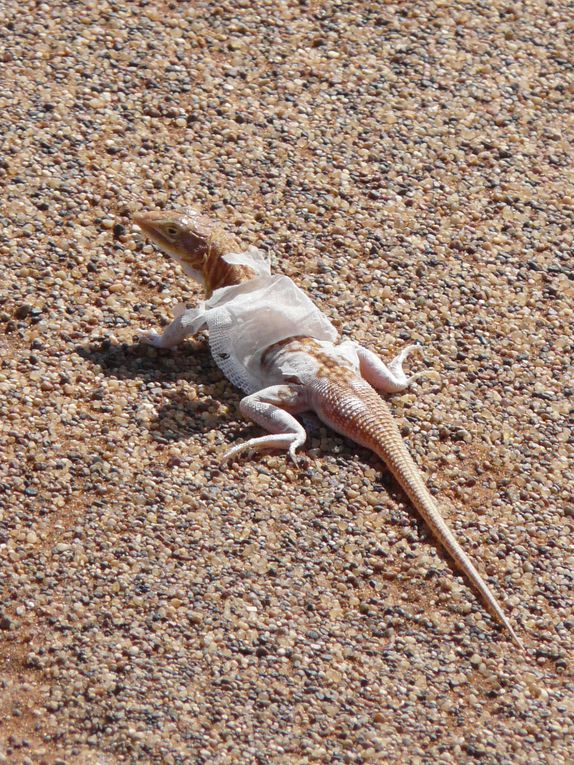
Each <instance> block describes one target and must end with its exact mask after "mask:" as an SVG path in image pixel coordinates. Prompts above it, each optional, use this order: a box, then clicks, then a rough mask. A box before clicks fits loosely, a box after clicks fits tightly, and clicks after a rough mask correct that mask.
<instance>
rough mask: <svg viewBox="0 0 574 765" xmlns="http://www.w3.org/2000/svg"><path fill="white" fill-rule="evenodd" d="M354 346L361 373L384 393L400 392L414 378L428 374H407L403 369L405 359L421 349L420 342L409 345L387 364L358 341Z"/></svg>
mask: <svg viewBox="0 0 574 765" xmlns="http://www.w3.org/2000/svg"><path fill="white" fill-rule="evenodd" d="M354 347H355V350H356V352H357V356H358V357H359V363H360V367H361V375H362V376H363V378H364V379H365V380H366V381H367V382H368V383H370V384H371V385H372V386H373V388H376V390H379V391H382V392H383V393H400V391H403V390H405V389H406V388H408V386H409V385H410V384H411V383H412V382H413V380H416V379H417V378H418V377H422V376H423V375H424V374H426V373H425V372H416V373H415V374H413V375H407V374H406V373H405V371H404V369H403V362H404V361H405V359H406V358H407V357H408V356H410V354H411V353H413V351H420V350H421V346H420V345H419V344H418V343H416V344H414V345H407V347H406V348H403V350H402V351H401V352H400V353H399V354H398V355H397V356H395V358H394V359H393V360H392V361H390V362H389V364H385V362H384V361H383V360H382V359H380V358H379V357H378V356H377V355H376V354H375V353H373V352H372V351H370V350H369V349H368V348H363V346H361V345H358V344H356V343H354Z"/></svg>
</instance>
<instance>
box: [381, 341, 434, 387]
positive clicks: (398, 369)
mask: <svg viewBox="0 0 574 765" xmlns="http://www.w3.org/2000/svg"><path fill="white" fill-rule="evenodd" d="M414 351H418V352H419V353H420V352H421V351H422V345H421V344H420V343H413V344H412V345H407V347H406V348H403V350H402V351H401V352H400V353H399V354H398V355H397V356H395V358H394V359H393V360H392V361H391V362H390V364H389V369H390V371H391V372H392V374H393V376H394V377H395V378H396V379H397V380H398V381H400V382H401V384H402V385H404V387H405V388H406V387H407V385H410V384H411V383H412V382H413V380H416V379H417V378H418V377H422V376H423V375H424V374H425V372H415V374H414V375H409V376H407V374H406V373H405V370H404V369H403V362H404V361H405V359H406V358H407V357H408V356H410V354H411V353H413V352H414Z"/></svg>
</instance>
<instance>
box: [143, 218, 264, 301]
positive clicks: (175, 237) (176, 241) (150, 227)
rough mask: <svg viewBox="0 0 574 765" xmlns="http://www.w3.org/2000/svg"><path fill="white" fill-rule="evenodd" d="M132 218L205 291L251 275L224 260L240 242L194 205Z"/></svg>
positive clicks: (235, 249)
mask: <svg viewBox="0 0 574 765" xmlns="http://www.w3.org/2000/svg"><path fill="white" fill-rule="evenodd" d="M134 222H135V223H137V225H138V226H139V227H140V228H141V230H142V231H143V233H144V234H145V235H146V236H147V237H149V238H150V239H151V240H152V242H153V243H154V244H156V245H157V246H158V247H159V248H160V249H162V250H163V251H164V252H166V253H167V254H168V255H171V257H172V258H173V259H174V260H175V261H177V262H178V263H179V264H180V265H181V267H182V268H183V270H184V271H185V273H186V274H188V275H189V276H191V277H192V278H193V279H195V280H196V281H197V282H199V283H200V284H203V285H204V287H205V291H206V294H207V295H211V293H212V292H213V290H214V289H216V288H217V287H222V286H227V285H231V284H238V283H239V282H241V281H245V280H247V279H251V278H253V277H254V276H255V271H254V270H253V269H251V268H249V267H246V266H239V265H231V264H229V263H226V262H225V261H224V256H225V255H226V254H228V253H233V252H241V245H240V244H239V242H238V241H237V239H236V238H235V237H234V236H233V235H232V234H228V233H226V232H225V231H224V230H223V229H222V228H221V225H220V224H219V223H218V222H217V221H215V220H212V219H211V218H208V217H207V216H205V215H202V214H201V213H199V212H198V211H197V210H194V209H193V208H188V209H186V210H181V211H177V210H175V211H174V210H167V211H165V210H159V211H154V212H142V213H138V214H137V215H134Z"/></svg>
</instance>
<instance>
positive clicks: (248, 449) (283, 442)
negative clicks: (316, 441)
mask: <svg viewBox="0 0 574 765" xmlns="http://www.w3.org/2000/svg"><path fill="white" fill-rule="evenodd" d="M304 440H305V439H304V438H300V437H299V436H296V437H295V436H294V435H293V434H291V433H275V434H273V435H268V436H260V437H259V438H250V439H249V441H245V442H244V443H242V444H237V445H236V446H232V447H231V449H229V450H228V451H227V452H226V453H225V454H224V455H223V458H222V460H221V465H227V464H228V463H229V462H230V461H232V460H234V459H235V458H236V457H238V456H239V455H240V454H243V453H247V454H248V455H249V456H253V455H255V454H257V453H258V452H262V451H265V450H267V449H285V448H286V449H287V454H288V455H289V457H290V458H291V460H292V461H293V463H294V464H295V465H299V459H298V457H297V454H296V452H297V449H298V448H299V447H300V446H301V445H302V443H303V442H304Z"/></svg>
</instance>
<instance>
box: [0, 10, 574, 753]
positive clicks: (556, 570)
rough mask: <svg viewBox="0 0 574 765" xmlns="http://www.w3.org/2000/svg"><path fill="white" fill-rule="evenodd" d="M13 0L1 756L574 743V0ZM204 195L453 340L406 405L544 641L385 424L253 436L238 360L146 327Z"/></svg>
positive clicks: (7, 78)
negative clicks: (289, 457) (374, 429)
mask: <svg viewBox="0 0 574 765" xmlns="http://www.w3.org/2000/svg"><path fill="white" fill-rule="evenodd" d="M4 8H5V14H4V18H3V22H2V39H3V45H2V51H0V65H1V67H2V75H3V76H2V79H1V80H0V106H1V107H2V108H1V110H0V135H2V148H1V150H0V183H1V184H2V189H3V195H2V196H3V205H2V209H1V224H2V226H1V233H0V237H1V238H0V255H1V260H0V287H1V289H0V333H1V334H0V345H1V363H0V403H1V406H2V411H3V413H4V416H3V422H2V429H1V445H2V454H3V458H2V463H1V468H0V470H1V487H2V494H1V495H0V593H1V601H0V762H7V763H21V764H22V765H24V764H26V765H27V764H28V763H34V764H35V763H45V764H46V765H52V764H59V765H64V763H68V765H72V763H80V765H81V764H83V763H94V764H97V765H108V764H109V765H113V764H115V763H166V764H168V765H171V764H172V763H173V764H174V765H175V764H176V763H200V764H201V763H205V764H207V763H209V764H213V765H224V764H227V763H241V764H244V763H245V764H249V763H257V764H258V765H265V764H266V763H272V764H273V765H299V764H300V763H407V762H408V763H411V764H413V765H427V763H428V764H429V765H430V763H433V765H434V764H435V763H439V765H449V764H450V763H453V764H454V763H461V762H465V763H466V762H469V763H471V762H480V763H487V764H490V763H492V764H493V765H510V764H511V763H512V765H516V764H518V763H528V765H531V764H532V763H552V765H561V763H567V762H571V756H572V750H571V745H572V740H574V726H573V722H572V713H573V711H574V699H573V694H572V685H571V674H570V669H571V668H570V661H571V656H572V653H571V651H572V637H571V635H572V626H573V624H574V618H573V610H572V596H571V593H572V572H573V568H574V566H573V563H574V551H573V549H572V523H573V514H572V507H573V491H572V482H571V475H570V476H569V475H568V471H569V468H570V467H571V464H572V463H571V460H572V431H571V424H572V423H571V420H569V419H568V414H569V411H570V400H571V396H572V390H573V383H572V332H571V330H572V322H573V319H574V316H573V308H572V306H573V301H572V297H573V289H572V279H573V273H574V262H573V258H572V238H573V218H574V193H573V191H572V184H571V182H569V180H568V178H569V175H570V176H571V174H572V151H571V147H572V140H573V138H574V136H573V135H572V122H571V114H572V110H571V106H572V103H571V96H572V67H573V63H574V61H573V58H572V44H571V40H570V41H568V24H569V20H570V15H571V14H570V10H569V7H568V4H567V3H564V2H555V3H532V2H526V3H522V4H518V5H517V4H514V5H513V4H508V3H504V2H502V1H501V0H493V2H491V3H464V2H462V1H461V2H449V3H447V2H441V1H440V0H439V1H438V2H426V0H424V1H423V0H413V2H410V3H407V4H404V3H397V4H392V3H389V4H384V5H379V4H372V3H367V2H362V1H361V2H354V3H350V2H347V3H345V2H336V1H335V0H329V1H326V2H322V3H308V2H304V1H302V2H300V3H295V2H281V3H276V2H257V3H247V2H236V1H234V2H229V3H227V2H223V3H222V2H217V3H216V2H197V3H177V2H172V3H162V2H149V3H148V2H141V3H135V2H134V3H123V4H120V3H117V4H116V3H112V2H107V0H99V2H97V3H95V2H86V3H77V4H76V3H50V4H48V3H45V4H44V3H35V2H27V1H26V0H24V2H20V3H15V2H14V0H8V1H7V2H6V3H5V4H4ZM187 204H194V205H196V206H197V207H200V208H201V209H202V210H203V211H205V212H207V213H210V214H212V215H213V216H215V217H217V218H220V219H221V221H222V222H223V223H224V224H225V225H226V226H228V227H229V229H230V230H231V231H233V232H234V233H236V234H237V235H238V236H240V237H241V238H242V240H243V241H244V242H245V243H246V244H247V243H257V244H258V245H259V246H262V247H264V248H266V249H268V250H270V251H271V252H272V253H273V258H274V263H275V267H276V268H277V269H278V270H281V271H283V272H284V273H287V274H289V275H290V276H292V277H293V278H294V279H295V280H296V281H297V282H298V283H299V284H300V285H301V286H302V287H304V288H305V289H306V290H307V291H308V292H309V293H310V294H311V295H312V296H313V298H314V299H315V300H316V302H317V303H318V304H319V305H320V306H321V307H322V308H323V310H325V312H326V313H327V314H328V315H329V316H330V317H331V318H332V319H333V321H334V322H335V323H336V325H337V326H338V328H339V329H340V331H341V333H342V335H343V336H345V337H346V336H349V337H353V338H354V339H355V340H357V341H359V342H361V343H363V344H365V345H367V346H369V347H371V348H373V349H375V350H377V351H378V352H380V353H381V354H382V355H383V356H384V357H385V358H389V357H390V356H391V355H392V354H393V353H394V352H396V351H397V350H398V349H399V348H401V347H402V346H403V345H404V344H405V343H407V342H409V341H410V342H414V341H417V342H421V343H422V344H423V345H424V348H425V350H424V358H423V359H416V360H413V362H412V368H413V369H423V368H426V369H427V370H428V371H429V375H428V376H427V377H426V378H423V379H421V380H419V381H418V382H417V384H416V385H415V386H413V388H412V390H409V391H408V392H407V393H405V394H404V395H399V396H395V397H393V399H392V406H393V410H394V412H395V413H396V416H397V418H398V420H399V422H400V425H401V427H402V430H403V433H404V434H405V438H406V439H407V441H408V444H409V447H410V448H411V450H412V452H413V454H414V456H415V458H416V460H417V462H418V463H419V464H420V465H421V467H422V469H423V470H424V471H425V474H426V476H427V480H428V483H429V486H430V487H431V490H432V491H433V493H435V494H436V495H437V497H438V498H439V499H440V502H441V506H442V507H443V510H444V513H445V515H446V516H447V517H448V519H449V521H450V523H451V524H452V527H453V529H454V530H455V531H456V532H457V534H458V536H459V538H460V539H461V541H462V543H463V546H464V547H465V548H466V549H467V550H468V552H469V553H470V554H471V555H472V557H473V558H474V560H475V561H476V562H477V565H478V567H479V569H480V570H481V572H483V573H484V574H485V576H486V577H487V578H488V580H489V581H490V582H491V584H492V586H493V588H494V589H495V591H496V592H497V594H498V596H499V597H500V599H501V600H502V601H503V603H504V605H505V609H506V611H507V612H508V613H510V614H511V616H512V621H513V624H515V625H516V629H517V631H518V632H519V634H520V635H521V636H522V638H523V639H524V641H525V643H526V644H527V646H528V652H527V653H525V654H520V653H519V652H517V650H516V649H515V647H514V646H513V645H512V644H511V642H510V641H509V639H508V636H507V635H506V634H504V632H502V631H501V630H499V629H498V628H497V627H496V625H495V624H494V623H493V621H492V620H491V619H490V617H489V616H488V614H487V613H486V612H485V611H484V609H483V607H482V606H481V604H480V603H479V602H478V600H477V598H476V596H475V594H474V593H473V592H472V590H470V588H469V587H468V585H467V583H466V582H465V581H464V580H463V579H462V578H460V577H459V576H457V575H456V574H455V572H454V571H453V570H452V568H451V566H450V564H449V562H448V561H447V560H445V558H444V556H443V555H442V554H441V552H440V551H439V550H437V548H436V547H435V545H434V544H433V542H432V541H431V540H430V539H429V536H428V534H427V531H426V529H425V528H424V526H423V525H422V523H421V522H420V521H419V519H418V518H417V516H416V514H415V513H414V512H413V510H412V508H411V507H410V506H409V504H408V502H407V501H406V499H405V498H404V497H403V496H402V495H401V494H400V493H399V492H398V490H397V489H396V487H395V485H394V483H393V481H392V480H391V479H390V478H389V477H388V474H387V472H386V471H385V470H384V468H383V467H382V466H381V464H380V463H379V462H378V461H377V460H376V459H375V458H374V457H373V456H372V455H370V454H369V453H368V452H367V451H365V450H363V449H359V448H356V447H355V446H353V445H352V444H350V443H348V442H346V441H344V440H342V439H340V438H339V437H337V436H336V435H335V434H333V433H331V432H330V431H328V430H327V429H325V428H323V427H322V426H319V425H317V424H316V423H314V422H312V423H311V425H310V439H309V443H308V447H307V449H306V452H305V461H304V464H303V466H302V467H300V468H295V467H294V466H292V465H290V464H289V463H288V462H287V461H286V459H285V457H284V456H283V455H269V456H263V457H260V458H258V459H256V460H253V461H251V462H249V461H247V462H245V461H243V462H240V463H238V464H236V465H234V466H232V467H230V468H229V469H227V470H225V471H223V470H221V469H220V467H219V459H220V457H221V455H222V453H223V452H224V450H225V447H226V445H228V444H229V443H230V442H232V441H234V440H235V439H240V438H245V437H246V436H247V435H248V434H250V433H253V432H256V429H255V428H252V427H251V426H250V425H248V424H246V423H243V422H241V420H240V417H239V415H238V412H237V404H238V401H239V393H238V391H236V390H234V389H233V388H232V387H231V386H230V385H229V384H228V383H227V382H226V381H225V380H224V379H222V377H221V374H220V372H219V370H218V369H217V367H216V366H215V365H214V363H213V362H212V361H211V359H210V358H209V355H208V352H207V350H206V346H205V343H204V342H203V341H202V340H201V339H199V340H197V341H190V342H188V343H186V344H185V345H184V346H182V347H181V348H180V349H178V350H176V351H173V352H165V351H161V352H157V351H155V350H153V349H151V348H146V347H141V346H140V345H138V344H137V343H135V342H134V329H135V328H137V327H154V326H156V325H158V324H161V323H164V322H165V321H167V320H168V319H169V317H170V316H171V311H172V307H173V305H174V304H175V303H176V302H178V301H180V300H187V302H188V303H189V304H190V305H192V304H193V303H194V302H195V301H197V300H198V298H199V296H198V291H197V288H196V287H195V286H193V285H190V284H189V283H188V282H187V281H185V280H184V279H183V278H182V276H181V274H180V273H179V271H178V269H177V268H176V267H175V266H174V265H172V264H171V263H170V262H168V260H167V259H165V258H163V257H162V256H161V255H160V254H159V253H158V252H157V251H155V250H154V249H153V248H152V247H150V246H149V245H146V244H144V243H142V242H141V240H140V238H139V237H138V236H137V234H136V232H135V231H134V229H133V226H132V223H131V216H132V213H133V212H134V211H135V210H136V209H142V208H143V209H148V208H157V207H170V206H184V205H187ZM569 479H570V483H569ZM569 682H570V684H569Z"/></svg>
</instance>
